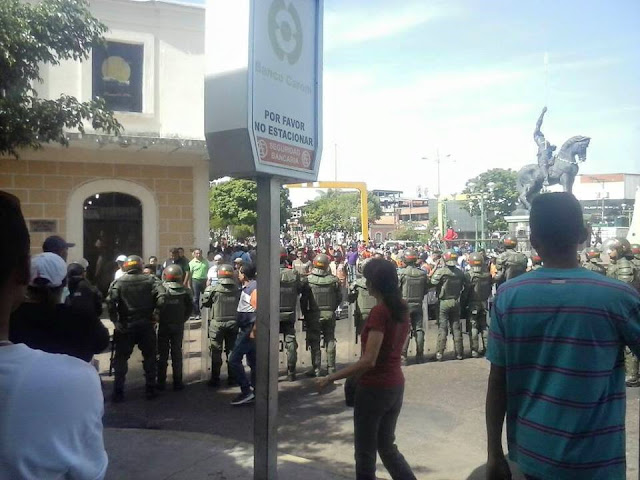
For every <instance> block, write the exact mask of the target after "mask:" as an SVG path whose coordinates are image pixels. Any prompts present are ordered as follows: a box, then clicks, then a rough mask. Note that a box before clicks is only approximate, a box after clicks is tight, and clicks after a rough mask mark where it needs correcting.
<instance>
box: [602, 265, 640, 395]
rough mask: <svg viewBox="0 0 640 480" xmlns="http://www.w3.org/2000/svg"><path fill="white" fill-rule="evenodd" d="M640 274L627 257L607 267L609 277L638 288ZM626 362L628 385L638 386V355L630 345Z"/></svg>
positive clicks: (626, 350) (639, 378)
mask: <svg viewBox="0 0 640 480" xmlns="http://www.w3.org/2000/svg"><path fill="white" fill-rule="evenodd" d="M638 274H639V272H638V270H637V269H636V267H635V265H634V264H633V262H632V260H631V259H629V258H626V257H622V258H619V259H617V260H612V262H611V263H610V264H609V268H608V269H607V276H608V277H611V278H615V279H617V280H620V281H622V282H624V283H628V284H630V285H634V286H636V288H638V286H637V284H636V280H637V278H638ZM624 364H625V371H626V382H627V385H630V386H636V387H637V386H640V376H639V372H638V370H639V364H638V357H636V356H635V355H634V354H633V353H631V350H630V349H629V347H625V349H624Z"/></svg>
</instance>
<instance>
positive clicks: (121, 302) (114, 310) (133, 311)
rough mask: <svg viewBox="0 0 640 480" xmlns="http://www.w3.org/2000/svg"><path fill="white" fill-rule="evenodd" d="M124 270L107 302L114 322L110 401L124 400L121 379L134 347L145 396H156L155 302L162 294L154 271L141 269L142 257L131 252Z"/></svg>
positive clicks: (111, 287)
mask: <svg viewBox="0 0 640 480" xmlns="http://www.w3.org/2000/svg"><path fill="white" fill-rule="evenodd" d="M123 267H124V270H125V273H124V274H123V275H122V276H121V277H120V278H118V279H117V280H115V281H114V282H113V283H112V284H111V286H110V287H109V293H108V295H107V306H108V309H109V317H110V318H111V321H112V322H113V324H114V325H115V331H114V334H113V336H114V338H113V341H114V345H115V356H114V360H113V369H114V375H115V379H114V384H113V401H114V402H120V401H122V400H124V381H125V377H126V375H127V369H128V366H127V362H128V360H129V357H130V356H131V353H132V352H133V347H134V346H135V345H137V346H138V348H139V349H140V351H141V352H142V358H143V360H142V367H143V369H144V376H145V383H146V389H145V391H146V397H147V399H152V398H155V396H156V350H157V346H156V332H155V322H156V321H157V319H158V303H159V301H160V298H161V296H162V295H163V294H164V288H163V287H162V285H161V284H160V281H159V280H158V279H157V278H156V277H155V276H153V275H144V274H143V273H142V267H143V264H142V259H141V258H140V257H139V256H138V255H130V256H128V257H127V259H126V260H125V262H124V265H123Z"/></svg>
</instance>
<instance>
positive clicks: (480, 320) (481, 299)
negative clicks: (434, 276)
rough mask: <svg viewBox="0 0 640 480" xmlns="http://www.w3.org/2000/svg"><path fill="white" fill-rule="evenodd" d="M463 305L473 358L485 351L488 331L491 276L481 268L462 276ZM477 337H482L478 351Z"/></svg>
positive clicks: (472, 269) (474, 268) (473, 269)
mask: <svg viewBox="0 0 640 480" xmlns="http://www.w3.org/2000/svg"><path fill="white" fill-rule="evenodd" d="M538 266H539V265H538ZM464 279H465V287H464V302H463V303H464V305H465V309H466V313H467V325H468V327H467V331H468V333H469V340H470V343H471V355H472V356H473V357H476V356H478V355H479V354H483V353H484V352H486V351H487V345H488V340H489V338H488V336H489V331H488V330H487V300H489V297H490V296H491V282H492V279H491V274H490V273H489V272H487V271H486V270H485V269H484V268H482V267H471V271H469V272H466V273H465V274H464ZM479 335H480V336H482V349H480V341H479V338H478V337H479Z"/></svg>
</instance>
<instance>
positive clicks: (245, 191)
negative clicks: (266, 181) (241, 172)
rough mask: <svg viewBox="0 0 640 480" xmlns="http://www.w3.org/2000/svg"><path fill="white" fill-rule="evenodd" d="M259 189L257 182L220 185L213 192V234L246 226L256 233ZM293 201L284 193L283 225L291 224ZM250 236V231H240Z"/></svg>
mask: <svg viewBox="0 0 640 480" xmlns="http://www.w3.org/2000/svg"><path fill="white" fill-rule="evenodd" d="M257 205H258V189H257V186H256V182H254V181H253V180H243V179H233V180H229V181H228V182H224V183H220V184H218V185H216V186H214V187H213V188H211V189H210V190H209V218H210V221H209V224H210V227H211V228H212V229H213V230H222V229H225V228H227V227H229V226H238V227H239V226H245V227H250V228H251V229H252V231H255V230H254V229H255V226H256V223H257V221H258V214H257ZM290 209H291V200H289V190H288V189H286V188H281V189H280V225H283V224H285V223H286V222H287V219H288V218H289V211H290ZM239 231H241V232H242V233H243V235H245V236H246V234H247V229H246V228H244V229H240V230H239Z"/></svg>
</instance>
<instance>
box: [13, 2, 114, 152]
mask: <svg viewBox="0 0 640 480" xmlns="http://www.w3.org/2000/svg"><path fill="white" fill-rule="evenodd" d="M106 30H107V27H106V26H105V25H103V24H102V23H100V22H99V21H98V20H97V19H95V18H94V17H93V16H92V15H91V13H90V12H89V10H88V3H87V2H86V1H85V0H43V1H42V2H41V3H38V4H34V5H30V4H28V3H24V2H22V1H21V0H2V1H0V154H10V155H14V156H16V157H17V156H18V154H17V150H19V149H21V148H41V146H42V143H45V142H50V141H54V142H59V143H61V144H63V145H68V141H67V139H66V137H65V134H64V129H75V128H77V129H78V130H79V131H80V132H82V133H84V126H83V122H84V121H90V122H91V125H92V127H93V128H94V129H100V130H104V131H105V132H107V133H114V134H118V133H120V130H121V128H122V127H121V125H120V123H119V122H118V121H117V120H116V119H115V118H114V117H113V114H112V112H111V111H109V110H108V109H107V108H106V105H105V103H104V101H103V100H101V99H96V100H91V101H88V102H79V101H78V100H77V99H75V98H74V97H71V96H68V95H61V96H60V98H58V99H57V100H45V99H41V98H38V96H37V93H36V91H35V89H34V88H33V84H34V83H35V82H42V79H41V78H40V65H41V64H42V63H47V64H50V65H58V64H60V61H62V60H86V59H88V54H89V51H90V50H91V46H92V45H93V44H95V43H98V42H101V41H102V35H103V34H104V32H106Z"/></svg>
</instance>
